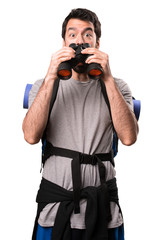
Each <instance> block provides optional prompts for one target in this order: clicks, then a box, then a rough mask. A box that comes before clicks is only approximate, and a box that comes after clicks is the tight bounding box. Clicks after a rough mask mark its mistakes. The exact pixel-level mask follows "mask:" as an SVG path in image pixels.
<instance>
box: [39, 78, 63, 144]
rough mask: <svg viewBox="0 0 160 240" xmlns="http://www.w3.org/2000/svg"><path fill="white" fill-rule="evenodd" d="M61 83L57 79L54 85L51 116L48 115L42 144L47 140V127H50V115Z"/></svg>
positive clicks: (50, 109) (50, 110)
mask: <svg viewBox="0 0 160 240" xmlns="http://www.w3.org/2000/svg"><path fill="white" fill-rule="evenodd" d="M59 82H60V79H59V78H57V79H56V80H55V82H54V85H53V91H52V97H51V101H50V107H49V114H48V121H47V124H46V128H45V130H44V133H43V136H42V143H44V141H45V138H46V131H47V125H48V122H49V118H50V115H51V112H52V108H53V105H54V103H55V101H56V97H57V93H58V88H59Z"/></svg>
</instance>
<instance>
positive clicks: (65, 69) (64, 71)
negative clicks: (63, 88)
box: [57, 62, 103, 80]
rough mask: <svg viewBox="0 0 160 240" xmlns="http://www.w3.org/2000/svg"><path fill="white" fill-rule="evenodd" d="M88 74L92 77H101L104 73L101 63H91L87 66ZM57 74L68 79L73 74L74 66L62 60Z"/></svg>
mask: <svg viewBox="0 0 160 240" xmlns="http://www.w3.org/2000/svg"><path fill="white" fill-rule="evenodd" d="M87 74H88V76H89V77H90V78H91V79H95V80H97V79H99V78H100V76H102V74H103V70H102V67H101V65H100V64H98V63H90V64H89V65H88V67H87ZM57 76H58V77H59V78H60V79H62V80H68V79H69V78H71V76H72V68H71V66H70V64H69V63H68V62H62V63H61V64H60V65H59V68H58V72H57Z"/></svg>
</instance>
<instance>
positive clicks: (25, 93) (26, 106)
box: [23, 84, 32, 109]
mask: <svg viewBox="0 0 160 240" xmlns="http://www.w3.org/2000/svg"><path fill="white" fill-rule="evenodd" d="M31 88H32V84H27V85H26V88H25V92H24V99H23V108H26V109H27V108H28V100H29V92H30V90H31Z"/></svg>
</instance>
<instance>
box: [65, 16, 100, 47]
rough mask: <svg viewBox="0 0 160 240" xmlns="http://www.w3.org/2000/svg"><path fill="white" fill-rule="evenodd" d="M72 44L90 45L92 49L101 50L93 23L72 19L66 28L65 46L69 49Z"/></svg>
mask: <svg viewBox="0 0 160 240" xmlns="http://www.w3.org/2000/svg"><path fill="white" fill-rule="evenodd" d="M71 43H76V44H82V43H89V44H90V45H91V47H95V48H99V41H98V42H96V34H95V32H94V25H93V23H91V22H86V21H82V20H80V19H75V18H72V19H70V20H69V21H68V24H67V27H66V33H65V40H64V46H67V47H69V45H70V44H71Z"/></svg>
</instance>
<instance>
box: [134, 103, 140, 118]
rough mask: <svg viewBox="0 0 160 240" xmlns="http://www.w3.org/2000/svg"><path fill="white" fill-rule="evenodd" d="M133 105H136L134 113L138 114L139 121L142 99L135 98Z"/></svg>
mask: <svg viewBox="0 0 160 240" xmlns="http://www.w3.org/2000/svg"><path fill="white" fill-rule="evenodd" d="M133 107H134V114H135V116H136V119H137V121H138V120H139V116H140V112H141V101H140V100H136V99H133Z"/></svg>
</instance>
